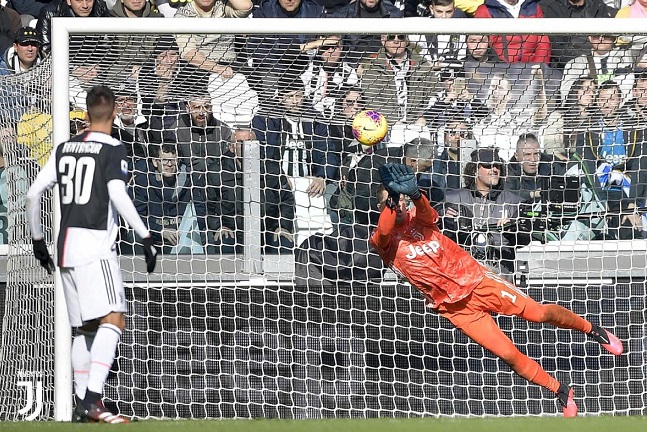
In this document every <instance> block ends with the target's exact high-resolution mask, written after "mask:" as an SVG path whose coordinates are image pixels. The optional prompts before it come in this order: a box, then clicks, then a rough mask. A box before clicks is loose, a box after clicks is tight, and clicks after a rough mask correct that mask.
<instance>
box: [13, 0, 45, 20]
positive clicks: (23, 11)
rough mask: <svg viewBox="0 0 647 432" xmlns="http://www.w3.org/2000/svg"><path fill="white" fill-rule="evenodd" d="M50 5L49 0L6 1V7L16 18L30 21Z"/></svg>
mask: <svg viewBox="0 0 647 432" xmlns="http://www.w3.org/2000/svg"><path fill="white" fill-rule="evenodd" d="M48 3H50V0H7V2H6V4H7V7H9V8H11V9H12V10H14V11H16V12H17V14H18V16H23V17H25V18H24V19H25V20H28V21H31V20H33V19H34V18H36V17H38V16H39V15H40V12H41V10H42V9H43V8H44V7H45V6H47V4H48Z"/></svg>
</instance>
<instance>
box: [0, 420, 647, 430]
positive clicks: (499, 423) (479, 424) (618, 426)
mask: <svg viewBox="0 0 647 432" xmlns="http://www.w3.org/2000/svg"><path fill="white" fill-rule="evenodd" d="M108 430H110V431H115V432H118V431H135V432H211V431H213V432H414V431H415V432H418V431H425V432H454V431H456V432H634V431H636V432H639V431H640V432H644V431H647V418H646V417H579V418H575V419H564V418H559V417H549V418H546V417H544V418H539V417H527V418H525V417H515V418H502V417H499V418H486V419H482V418H474V419H435V418H424V419H422V418H416V419H387V418H383V419H368V420H362V419H357V420H348V419H331V420H177V421H172V420H167V421H157V420H147V421H138V422H133V423H130V424H128V425H104V424H70V423H56V422H42V423H24V422H23V423H12V422H6V423H0V431H19V432H31V431H34V432H40V431H47V432H59V431H60V432H68V431H71V432H74V431H84V432H94V431H102V432H104V431H108Z"/></svg>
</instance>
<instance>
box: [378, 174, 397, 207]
mask: <svg viewBox="0 0 647 432" xmlns="http://www.w3.org/2000/svg"><path fill="white" fill-rule="evenodd" d="M387 165H388V164H387ZM378 172H379V173H380V179H381V180H382V184H383V185H384V188H385V189H386V192H387V193H388V194H389V197H388V198H387V199H386V206H387V207H388V208H390V209H391V210H394V209H395V208H396V207H397V206H398V203H399V202H400V194H399V193H397V192H396V191H394V190H393V189H391V188H390V187H389V183H391V182H392V181H393V176H392V175H391V172H390V171H389V169H388V168H387V166H386V165H382V166H381V167H380V168H378Z"/></svg>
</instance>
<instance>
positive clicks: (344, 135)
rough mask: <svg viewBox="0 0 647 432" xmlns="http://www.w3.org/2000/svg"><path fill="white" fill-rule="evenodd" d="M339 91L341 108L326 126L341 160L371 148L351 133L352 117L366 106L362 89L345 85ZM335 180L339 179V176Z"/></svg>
mask: <svg viewBox="0 0 647 432" xmlns="http://www.w3.org/2000/svg"><path fill="white" fill-rule="evenodd" d="M340 92H341V94H342V96H341V98H340V99H341V101H340V102H341V103H340V105H341V109H340V111H339V112H338V113H337V115H336V116H335V118H333V120H332V122H331V124H330V125H329V126H328V133H329V135H330V137H331V139H334V140H336V141H337V142H338V143H337V144H336V145H334V147H335V148H337V149H339V151H340V152H341V157H340V158H339V160H340V161H343V160H345V159H346V156H348V155H349V154H357V153H364V152H365V151H369V152H370V151H371V150H372V148H371V147H369V146H363V145H361V144H360V143H359V142H358V141H357V140H356V139H355V136H354V135H353V127H352V123H353V118H355V115H356V114H357V113H358V112H360V111H362V110H363V109H365V108H366V103H365V101H364V96H363V95H362V89H361V88H359V87H356V86H346V87H343V88H342V89H341V90H340ZM336 180H339V178H337V179H336Z"/></svg>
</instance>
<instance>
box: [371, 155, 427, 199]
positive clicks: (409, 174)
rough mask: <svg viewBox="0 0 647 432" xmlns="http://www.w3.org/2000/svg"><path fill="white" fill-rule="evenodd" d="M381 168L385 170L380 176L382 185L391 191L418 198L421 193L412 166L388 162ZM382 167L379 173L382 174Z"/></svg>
mask: <svg viewBox="0 0 647 432" xmlns="http://www.w3.org/2000/svg"><path fill="white" fill-rule="evenodd" d="M382 168H384V170H385V171H386V173H385V174H384V175H383V176H382V183H384V186H386V187H387V188H388V189H391V190H392V191H393V192H396V193H399V194H404V195H408V196H410V197H411V198H412V199H414V200H415V199H418V198H420V196H421V194H420V190H419V189H418V180H416V175H415V173H414V172H413V168H411V167H410V166H409V165H402V164H395V163H388V164H386V165H384V166H383V167H382ZM382 168H380V175H382V171H381V169H382ZM387 181H388V183H387Z"/></svg>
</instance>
